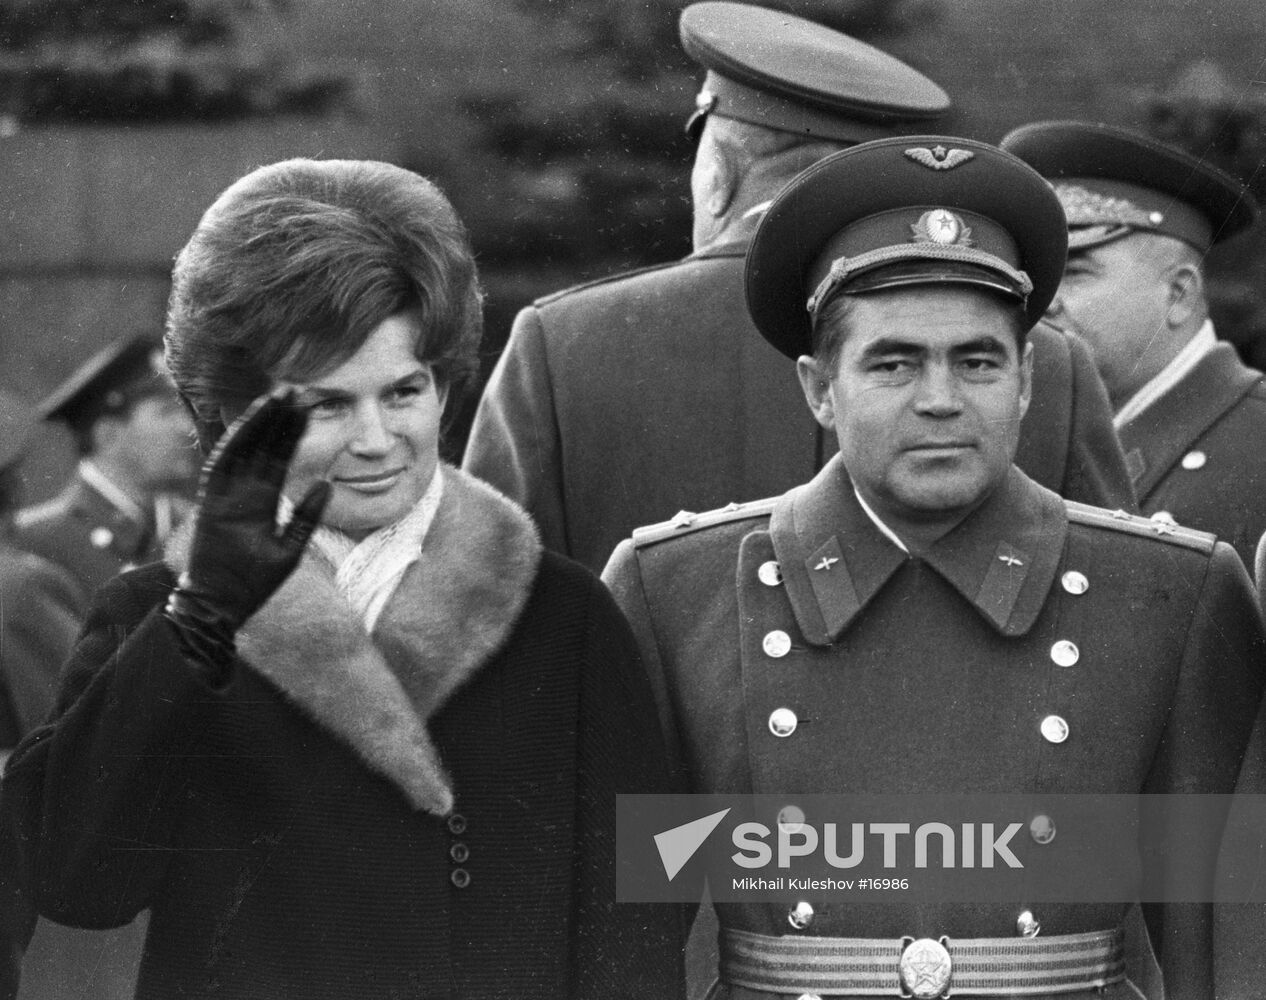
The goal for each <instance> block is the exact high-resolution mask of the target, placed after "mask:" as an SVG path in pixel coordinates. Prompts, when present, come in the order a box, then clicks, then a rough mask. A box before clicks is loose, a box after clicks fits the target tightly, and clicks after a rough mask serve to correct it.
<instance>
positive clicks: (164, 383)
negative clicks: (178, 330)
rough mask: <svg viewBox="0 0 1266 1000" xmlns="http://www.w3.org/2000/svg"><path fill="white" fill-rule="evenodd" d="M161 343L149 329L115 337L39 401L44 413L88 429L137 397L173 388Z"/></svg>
mask: <svg viewBox="0 0 1266 1000" xmlns="http://www.w3.org/2000/svg"><path fill="white" fill-rule="evenodd" d="M165 371H166V369H165V368H164V366H163V362H162V342H161V341H160V340H159V339H158V338H157V337H151V336H148V335H145V334H142V335H138V336H135V337H132V338H125V339H123V340H118V341H115V342H114V343H111V344H108V345H107V346H106V347H104V348H102V349H101V350H100V351H98V352H97V353H96V354H94V355H93V356H92V357H91V358H89V359H88V360H87V361H85V362H84V363H83V364H82V365H80V366H79V367H78V368H77V369H75V371H74V372H73V373H72V374H71V376H70V377H69V378H68V379H66V381H64V382H63V383H62V384H61V385H59V386H58V387H57V388H56V389H54V390H53V391H52V392H51V393H50V394H49V395H48V396H47V397H46V398H45V399H44V401H43V402H42V403H41V404H40V406H39V414H38V415H39V417H40V419H42V420H55V421H60V422H62V423H65V424H67V425H69V426H70V427H71V428H72V429H74V430H75V431H77V432H83V431H86V430H87V429H88V428H90V427H91V426H92V425H93V424H94V423H95V422H96V421H97V420H99V419H100V418H101V417H103V416H106V415H109V414H112V413H122V412H124V411H125V410H126V409H127V408H128V407H129V406H131V405H132V404H133V403H135V402H136V401H137V400H140V399H144V398H146V397H149V396H156V395H161V394H163V393H167V392H171V391H173V390H172V386H171V382H170V381H169V380H168V378H167V377H166V375H165Z"/></svg>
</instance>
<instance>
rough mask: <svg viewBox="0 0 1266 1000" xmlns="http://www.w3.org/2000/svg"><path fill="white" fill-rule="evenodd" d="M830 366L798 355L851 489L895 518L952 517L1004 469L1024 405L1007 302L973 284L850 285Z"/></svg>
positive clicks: (1025, 392) (829, 317)
mask: <svg viewBox="0 0 1266 1000" xmlns="http://www.w3.org/2000/svg"><path fill="white" fill-rule="evenodd" d="M823 322H826V323H842V324H843V326H842V328H841V329H840V330H839V331H838V332H839V333H841V334H842V337H843V339H842V342H841V345H840V350H839V357H838V360H837V361H836V363H835V364H834V366H833V368H832V370H829V371H828V370H825V366H824V365H823V364H822V363H821V362H819V361H817V360H815V359H813V358H807V357H804V358H801V359H800V361H799V363H798V368H799V371H800V378H801V383H802V385H803V386H804V389H805V395H806V397H807V399H808V401H809V405H810V407H811V408H812V409H813V411H814V415H815V416H816V418H817V420H818V422H819V423H820V424H822V425H823V426H824V427H827V428H829V429H833V430H834V431H835V433H836V436H837V437H838V438H839V443H840V453H841V455H842V457H843V460H844V465H845V467H846V468H847V469H848V472H849V475H850V477H851V478H852V480H853V483H854V485H855V486H856V487H857V489H858V491H859V492H860V493H861V494H862V496H863V497H864V498H865V499H866V501H867V502H868V503H869V504H870V505H871V506H872V507H873V508H875V510H876V512H877V513H878V514H879V515H880V517H881V518H884V519H885V520H890V521H893V522H899V523H901V522H906V523H908V522H914V521H919V522H929V523H939V522H941V521H943V520H944V521H946V522H952V521H953V520H954V519H957V518H961V517H962V516H964V515H965V514H966V513H968V512H970V511H971V510H972V509H974V508H975V506H976V505H978V504H979V503H980V502H981V501H982V500H983V499H984V498H985V497H986V496H988V494H989V493H990V492H991V491H992V490H993V489H994V487H996V486H997V485H998V484H999V483H1001V481H1002V480H1003V478H1004V477H1005V476H1006V474H1007V470H1008V469H1009V467H1010V465H1011V460H1012V457H1013V456H1014V454H1015V448H1016V441H1017V438H1018V435H1019V430H1020V418H1021V417H1023V416H1024V412H1025V410H1026V409H1027V408H1028V404H1029V378H1030V369H1031V359H1030V356H1029V354H1030V352H1026V354H1025V356H1024V358H1023V359H1022V358H1021V357H1020V354H1019V350H1018V347H1017V344H1016V327H1015V324H1016V320H1015V310H1014V308H1013V307H1009V306H1008V305H1007V304H1005V303H1004V302H1003V301H1002V300H1001V299H999V298H996V297H995V296H993V295H992V294H990V293H988V292H986V291H983V290H979V289H975V288H970V287H963V286H941V287H936V288H932V287H913V288H903V289H894V290H889V291H880V292H871V293H868V294H864V295H856V296H849V297H848V298H847V303H846V308H845V310H844V311H843V312H842V313H841V312H837V311H836V310H832V309H830V308H829V307H828V312H827V313H826V315H825V316H824V317H823Z"/></svg>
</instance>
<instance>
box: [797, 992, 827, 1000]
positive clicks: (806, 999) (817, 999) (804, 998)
mask: <svg viewBox="0 0 1266 1000" xmlns="http://www.w3.org/2000/svg"><path fill="white" fill-rule="evenodd" d="M796 1000H822V995H821V994H820V993H801V994H800V995H799V996H798V997H796Z"/></svg>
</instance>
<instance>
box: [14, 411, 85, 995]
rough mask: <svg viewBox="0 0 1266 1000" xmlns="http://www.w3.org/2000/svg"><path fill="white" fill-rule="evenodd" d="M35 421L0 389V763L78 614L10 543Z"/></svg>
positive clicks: (64, 591) (18, 955) (17, 944)
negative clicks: (21, 476)
mask: <svg viewBox="0 0 1266 1000" xmlns="http://www.w3.org/2000/svg"><path fill="white" fill-rule="evenodd" d="M34 427H35V422H34V419H33V416H32V408H31V407H30V406H28V405H27V404H26V403H25V402H24V401H22V400H20V399H18V398H17V397H15V396H12V395H10V394H9V393H7V392H0V765H3V762H4V761H5V760H7V759H8V756H9V752H10V751H11V750H12V749H13V748H14V747H15V746H16V745H17V743H18V740H20V739H21V738H22V737H23V736H25V735H26V733H27V732H29V731H30V730H31V729H34V728H35V726H37V725H38V724H39V723H40V722H42V721H43V719H44V716H46V715H47V714H48V711H49V709H51V708H52V706H53V700H54V698H55V697H56V694H57V676H58V672H59V670H60V669H61V664H62V661H63V660H64V659H65V658H66V655H67V654H68V653H69V652H70V647H71V644H72V643H73V642H74V639H75V634H76V633H77V632H78V630H79V620H78V616H77V615H76V610H75V601H76V596H75V582H74V581H73V580H71V579H70V578H69V577H68V576H67V574H66V573H65V572H64V571H63V570H61V569H59V568H58V567H56V566H54V565H53V564H52V563H50V562H47V561H46V560H44V559H41V558H40V557H39V556H36V555H32V554H30V553H29V552H23V551H21V550H20V549H18V548H16V547H15V546H14V545H13V541H12V537H11V536H12V530H13V515H14V513H15V511H16V510H17V507H18V503H19V497H20V495H21V478H20V470H19V466H20V465H21V462H22V459H23V458H24V457H25V455H26V452H27V450H28V448H29V445H30V441H31V435H32V432H33V430H34ZM11 846H12V845H10V844H9V843H7V842H6V843H0V1000H13V998H14V997H16V996H17V990H18V974H19V972H20V969H21V961H22V952H23V950H24V949H25V948H26V945H27V942H28V941H29V940H30V937H31V931H32V929H33V928H34V926H35V912H34V911H33V910H32V909H31V908H30V906H28V905H27V904H26V902H25V900H24V899H23V898H22V897H21V896H20V895H19V893H18V890H17V884H16V876H15V875H14V874H13V873H12V865H13V860H12V857H11V855H10V850H11Z"/></svg>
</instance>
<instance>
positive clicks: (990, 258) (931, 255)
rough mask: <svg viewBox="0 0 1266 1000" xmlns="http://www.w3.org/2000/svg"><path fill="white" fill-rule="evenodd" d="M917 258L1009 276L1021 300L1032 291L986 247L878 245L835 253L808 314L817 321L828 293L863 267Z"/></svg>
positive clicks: (1022, 276)
mask: <svg viewBox="0 0 1266 1000" xmlns="http://www.w3.org/2000/svg"><path fill="white" fill-rule="evenodd" d="M919 260H945V261H954V262H956V263H961V264H975V265H976V266H977V267H983V268H985V269H986V270H989V271H993V272H994V273H996V274H1000V275H1002V276H1003V277H1005V278H1006V279H1008V281H1010V283H1011V284H1012V285H1013V286H1014V288H1015V291H1016V293H1017V294H1018V295H1019V296H1020V298H1021V299H1024V300H1027V299H1028V297H1029V295H1030V294H1031V293H1032V291H1033V282H1032V281H1031V280H1030V279H1029V276H1028V275H1027V274H1025V273H1024V272H1023V271H1018V270H1016V269H1015V268H1014V267H1012V266H1011V265H1010V264H1008V263H1007V262H1006V261H1005V260H1003V259H1002V258H1001V257H995V256H994V255H993V254H991V253H985V251H983V250H978V249H976V248H975V247H965V246H962V245H961V244H945V245H941V244H936V243H918V244H907V245H905V246H887V247H879V248H878V249H876V250H868V251H866V252H865V253H861V254H858V255H857V256H856V257H837V258H836V259H835V260H834V261H832V263H831V269H830V270H829V271H828V272H827V273H826V277H824V278H823V279H822V281H821V282H819V283H818V287H817V288H815V289H814V291H813V294H812V295H811V296H809V301H808V303H807V304H806V308H807V309H808V311H809V315H810V316H811V317H812V319H813V321H814V322H816V321H817V318H818V312H819V311H820V310H821V308H822V306H824V305H825V304H826V301H827V299H829V298H830V297H831V294H832V293H833V292H834V291H835V290H836V289H837V288H838V287H839V286H840V285H842V284H844V283H845V282H846V281H848V280H849V279H850V278H853V277H856V276H857V275H858V274H861V273H862V272H864V271H870V270H873V269H874V268H876V267H881V266H882V265H884V264H895V263H899V262H904V261H919Z"/></svg>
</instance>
